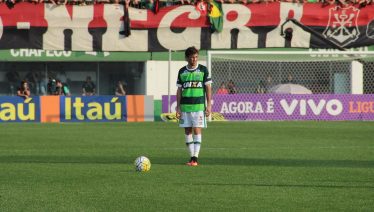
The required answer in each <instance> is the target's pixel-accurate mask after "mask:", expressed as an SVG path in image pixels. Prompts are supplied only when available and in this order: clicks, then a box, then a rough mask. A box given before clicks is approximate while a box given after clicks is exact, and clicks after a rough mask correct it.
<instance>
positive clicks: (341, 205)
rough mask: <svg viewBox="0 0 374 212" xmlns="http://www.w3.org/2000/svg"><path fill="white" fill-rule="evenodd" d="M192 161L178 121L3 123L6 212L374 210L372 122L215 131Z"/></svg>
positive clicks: (231, 126) (0, 151)
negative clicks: (193, 163)
mask: <svg viewBox="0 0 374 212" xmlns="http://www.w3.org/2000/svg"><path fill="white" fill-rule="evenodd" d="M141 155H144V156H147V157H149V158H150V160H151V162H152V168H151V170H150V172H148V173H138V172H135V171H134V165H133V162H134V160H135V158H136V157H138V156H141ZM188 158H189V157H188V153H187V149H186V147H185V145H184V136H183V130H182V129H180V128H178V127H177V125H176V123H161V122H155V123H76V124H19V123H17V124H1V126H0V211H374V122H218V123H209V127H208V128H207V129H205V130H204V132H203V143H202V148H201V152H200V158H199V161H200V163H201V165H200V166H198V167H187V166H186V165H184V163H185V162H186V161H187V160H188Z"/></svg>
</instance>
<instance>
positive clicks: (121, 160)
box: [0, 155, 374, 168]
mask: <svg viewBox="0 0 374 212" xmlns="http://www.w3.org/2000/svg"><path fill="white" fill-rule="evenodd" d="M150 159H151V162H152V164H160V165H183V164H184V162H185V160H187V158H175V157H150ZM134 160H135V157H129V156H124V157H120V156H35V155H33V156H23V155H20V156H17V155H15V156H10V155H8V156H0V163H77V164H90V163H91V164H132V163H133V161H134ZM200 163H201V164H202V165H206V166H208V165H228V166H280V167H350V168H374V161H363V160H308V159H256V158H202V159H200Z"/></svg>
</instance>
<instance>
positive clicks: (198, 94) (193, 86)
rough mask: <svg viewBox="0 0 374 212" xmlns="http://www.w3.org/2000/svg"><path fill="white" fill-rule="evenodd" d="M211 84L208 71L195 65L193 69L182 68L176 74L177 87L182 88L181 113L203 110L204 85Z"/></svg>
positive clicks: (201, 66)
mask: <svg viewBox="0 0 374 212" xmlns="http://www.w3.org/2000/svg"><path fill="white" fill-rule="evenodd" d="M210 83H212V80H211V77H210V74H209V72H208V69H207V68H206V67H205V66H203V65H200V64H199V65H197V67H196V68H195V69H188V67H187V66H184V67H182V68H181V69H180V70H179V72H178V79H177V86H178V87H181V88H182V98H181V102H180V104H181V111H182V112H196V111H204V110H205V85H208V84H210Z"/></svg>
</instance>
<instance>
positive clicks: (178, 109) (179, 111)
mask: <svg viewBox="0 0 374 212" xmlns="http://www.w3.org/2000/svg"><path fill="white" fill-rule="evenodd" d="M175 112H176V114H175V117H176V118H177V119H180V117H181V114H182V112H181V109H180V108H179V107H177V108H176V111H175Z"/></svg>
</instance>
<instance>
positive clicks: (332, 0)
mask: <svg viewBox="0 0 374 212" xmlns="http://www.w3.org/2000/svg"><path fill="white" fill-rule="evenodd" d="M209 1H217V2H220V3H225V4H235V3H239V4H249V3H271V2H293V3H306V2H309V3H318V2H321V3H323V4H324V5H331V4H340V5H350V4H359V5H360V6H366V5H369V4H372V3H373V1H374V0H0V4H1V3H6V4H7V5H8V7H13V6H14V4H16V3H19V2H30V3H34V4H39V3H51V4H55V5H92V4H124V5H128V6H131V7H135V8H139V9H154V7H155V5H156V4H157V7H167V6H173V5H198V4H200V3H209Z"/></svg>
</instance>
